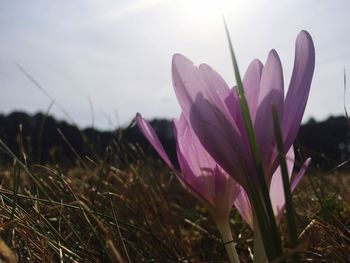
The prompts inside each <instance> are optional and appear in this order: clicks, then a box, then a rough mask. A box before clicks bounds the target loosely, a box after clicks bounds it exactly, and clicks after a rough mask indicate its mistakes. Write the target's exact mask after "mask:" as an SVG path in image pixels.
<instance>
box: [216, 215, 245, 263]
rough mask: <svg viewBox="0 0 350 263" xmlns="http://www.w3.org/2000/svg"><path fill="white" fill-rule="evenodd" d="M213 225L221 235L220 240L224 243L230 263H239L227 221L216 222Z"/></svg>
mask: <svg viewBox="0 0 350 263" xmlns="http://www.w3.org/2000/svg"><path fill="white" fill-rule="evenodd" d="M215 223H216V226H217V228H218V229H219V232H220V234H221V238H222V240H223V242H224V245H225V248H226V252H227V255H228V258H229V260H230V262H231V263H239V259H238V255H237V251H236V247H235V242H234V241H233V238H232V233H231V228H230V223H229V220H228V219H226V220H216V221H215Z"/></svg>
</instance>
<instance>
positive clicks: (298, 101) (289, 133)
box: [282, 31, 315, 148]
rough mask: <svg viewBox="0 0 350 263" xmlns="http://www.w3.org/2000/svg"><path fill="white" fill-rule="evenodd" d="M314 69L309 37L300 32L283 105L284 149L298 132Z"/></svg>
mask: <svg viewBox="0 0 350 263" xmlns="http://www.w3.org/2000/svg"><path fill="white" fill-rule="evenodd" d="M314 68H315V47H314V44H313V41H312V38H311V36H310V35H309V33H308V32H306V31H301V32H300V33H299V35H298V37H297V40H296V44H295V60H294V67H293V73H292V78H291V82H290V85H289V89H288V93H287V96H286V100H285V104H284V112H283V118H282V132H283V134H284V141H285V145H286V148H289V147H290V146H291V145H292V143H293V141H294V140H295V137H296V135H297V132H298V130H299V127H300V124H301V120H302V118H303V114H304V110H305V107H306V103H307V99H308V96H309V91H310V85H311V80H312V76H313V73H314Z"/></svg>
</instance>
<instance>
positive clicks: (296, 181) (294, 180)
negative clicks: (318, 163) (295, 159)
mask: <svg viewBox="0 0 350 263" xmlns="http://www.w3.org/2000/svg"><path fill="white" fill-rule="evenodd" d="M310 164H311V158H308V159H306V161H305V162H304V164H303V166H302V167H301V169H300V171H299V173H298V174H297V175H296V176H295V177H294V178H292V181H291V185H290V187H291V188H292V191H293V190H294V189H295V188H296V187H297V185H298V184H299V182H300V180H301V178H303V176H304V174H305V172H306V170H307V168H309V166H310Z"/></svg>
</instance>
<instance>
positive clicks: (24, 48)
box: [0, 0, 350, 129]
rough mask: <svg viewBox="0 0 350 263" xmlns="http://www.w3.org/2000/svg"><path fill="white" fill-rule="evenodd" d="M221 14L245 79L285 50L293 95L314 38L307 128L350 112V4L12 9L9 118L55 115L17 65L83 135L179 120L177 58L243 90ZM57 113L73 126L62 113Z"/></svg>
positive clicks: (0, 47) (2, 10)
mask: <svg viewBox="0 0 350 263" xmlns="http://www.w3.org/2000/svg"><path fill="white" fill-rule="evenodd" d="M214 3H219V4H214ZM218 5H220V6H221V7H219V6H218ZM220 9H221V11H222V12H223V13H224V14H225V16H226V19H227V23H228V26H229V28H230V31H231V35H232V40H233V44H234V48H235V51H236V55H237V57H238V62H239V66H240V70H241V73H242V74H243V73H244V71H245V69H246V67H247V66H248V64H249V62H250V61H251V60H252V59H254V58H259V59H260V60H262V61H265V59H266V56H267V53H268V51H269V50H270V49H271V48H275V49H276V50H277V52H278V53H279V55H280V57H281V60H282V65H283V68H284V74H285V76H284V79H285V84H286V87H288V84H289V80H290V74H291V69H292V66H293V60H294V42H295V38H296V35H297V34H298V32H299V31H300V30H302V29H305V30H307V31H309V33H310V34H311V35H312V37H313V39H314V42H315V47H316V69H315V75H314V80H313V83H312V88H311V94H310V98H309V102H308V106H307V110H306V114H305V117H304V120H308V119H309V118H310V117H314V118H316V119H318V120H322V119H325V118H326V117H328V116H329V115H340V114H343V113H344V109H343V99H344V97H343V71H344V67H345V69H346V72H347V75H349V74H350V67H349V63H350V27H349V22H350V21H349V10H350V1H348V0H332V1H326V0H293V1H287V0H231V1H229V0H221V1H220V0H216V1H210V0H176V1H175V0H139V1H131V0H118V1H115V0H99V1H97V0H95V1H92V0H75V1H70V0H62V1H47V0H33V1H25V0H11V1H6V0H3V1H0V32H1V34H0V90H1V96H0V112H1V113H9V112H11V111H14V110H24V111H27V112H30V113H34V112H38V111H42V112H45V111H47V110H48V107H49V106H50V104H51V100H50V99H49V98H48V97H47V96H46V95H45V94H44V93H43V92H42V91H40V90H39V89H38V88H36V87H35V86H34V85H33V84H32V82H30V81H29V80H28V78H26V77H25V75H24V74H23V73H22V72H21V71H20V70H19V69H18V68H17V67H16V65H15V63H14V62H17V63H18V64H20V65H21V66H22V67H23V68H24V69H25V70H26V71H27V72H29V73H30V75H31V76H32V77H34V78H35V79H36V80H37V81H38V82H39V83H40V85H41V86H43V87H44V88H45V90H46V91H47V92H48V93H49V94H50V95H51V96H52V97H53V98H54V99H55V101H56V102H57V103H58V104H59V105H61V106H62V107H63V108H64V109H65V110H66V111H67V112H68V113H69V115H70V116H71V118H73V119H74V120H75V121H76V122H77V123H78V124H79V125H80V126H82V127H86V126H91V125H92V123H94V126H95V127H98V128H101V129H107V128H115V127H116V126H118V125H125V124H127V123H128V122H129V121H130V120H131V119H132V118H133V117H134V115H135V113H136V112H141V113H142V114H143V115H144V116H145V117H146V118H172V117H177V116H178V115H179V112H180V108H179V105H178V103H177V100H176V97H175V95H174V91H173V88H172V84H171V74H170V65H171V58H172V55H173V54H174V53H182V54H184V55H186V56H187V57H189V58H190V59H191V60H192V61H194V62H195V63H196V64H200V63H203V62H204V63H207V64H209V65H211V66H212V67H213V68H214V69H216V70H217V71H218V72H219V73H220V74H221V75H222V76H223V77H224V79H225V80H226V81H227V82H228V83H229V85H230V86H232V85H233V84H234V83H235V81H234V77H233V71H232V66H231V60H230V55H229V51H228V45H227V41H226V38H225V32H224V27H223V23H222V18H221V14H220ZM349 96H350V95H349ZM349 96H347V97H349ZM348 101H349V102H350V98H349V100H348ZM91 105H92V106H91ZM50 113H51V114H53V115H54V116H56V117H58V118H59V119H67V117H66V116H65V115H64V113H63V112H62V110H61V109H60V108H59V107H57V105H54V106H53V107H52V108H50Z"/></svg>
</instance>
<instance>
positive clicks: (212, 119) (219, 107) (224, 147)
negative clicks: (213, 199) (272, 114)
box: [172, 55, 248, 184]
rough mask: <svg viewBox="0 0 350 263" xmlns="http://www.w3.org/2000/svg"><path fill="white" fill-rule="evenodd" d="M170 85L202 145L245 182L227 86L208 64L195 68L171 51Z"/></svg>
mask: <svg viewBox="0 0 350 263" xmlns="http://www.w3.org/2000/svg"><path fill="white" fill-rule="evenodd" d="M172 76H173V85H174V89H175V93H176V96H177V98H178V101H179V103H180V106H181V108H182V110H183V114H184V116H185V118H186V120H187V121H188V122H189V123H190V125H191V127H192V129H193V131H194V132H195V133H196V135H197V136H198V138H199V140H200V142H201V143H202V145H203V146H204V148H205V149H206V150H207V151H208V152H209V153H210V155H211V156H212V157H213V158H214V160H215V161H216V162H217V163H218V164H219V165H220V166H221V167H222V168H224V169H225V170H226V171H227V172H228V173H229V174H231V175H233V176H235V179H236V181H238V182H240V183H242V184H244V180H245V179H244V176H243V174H242V171H244V170H245V169H243V167H242V166H245V165H246V162H244V161H243V160H242V158H244V157H246V156H248V155H247V152H244V153H243V151H247V147H242V143H243V142H242V138H241V136H240V131H239V129H238V127H237V125H236V124H235V123H234V121H233V119H232V117H231V115H230V113H229V111H228V109H227V106H226V104H225V96H228V94H229V89H228V87H227V85H226V84H225V83H224V81H223V80H222V78H221V77H220V76H219V75H218V74H217V73H216V72H215V71H214V70H212V69H211V68H209V66H206V65H201V66H200V68H199V69H198V68H197V67H195V66H194V65H193V63H192V62H191V61H190V60H188V59H187V58H185V57H184V56H182V55H174V58H173V64H172Z"/></svg>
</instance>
